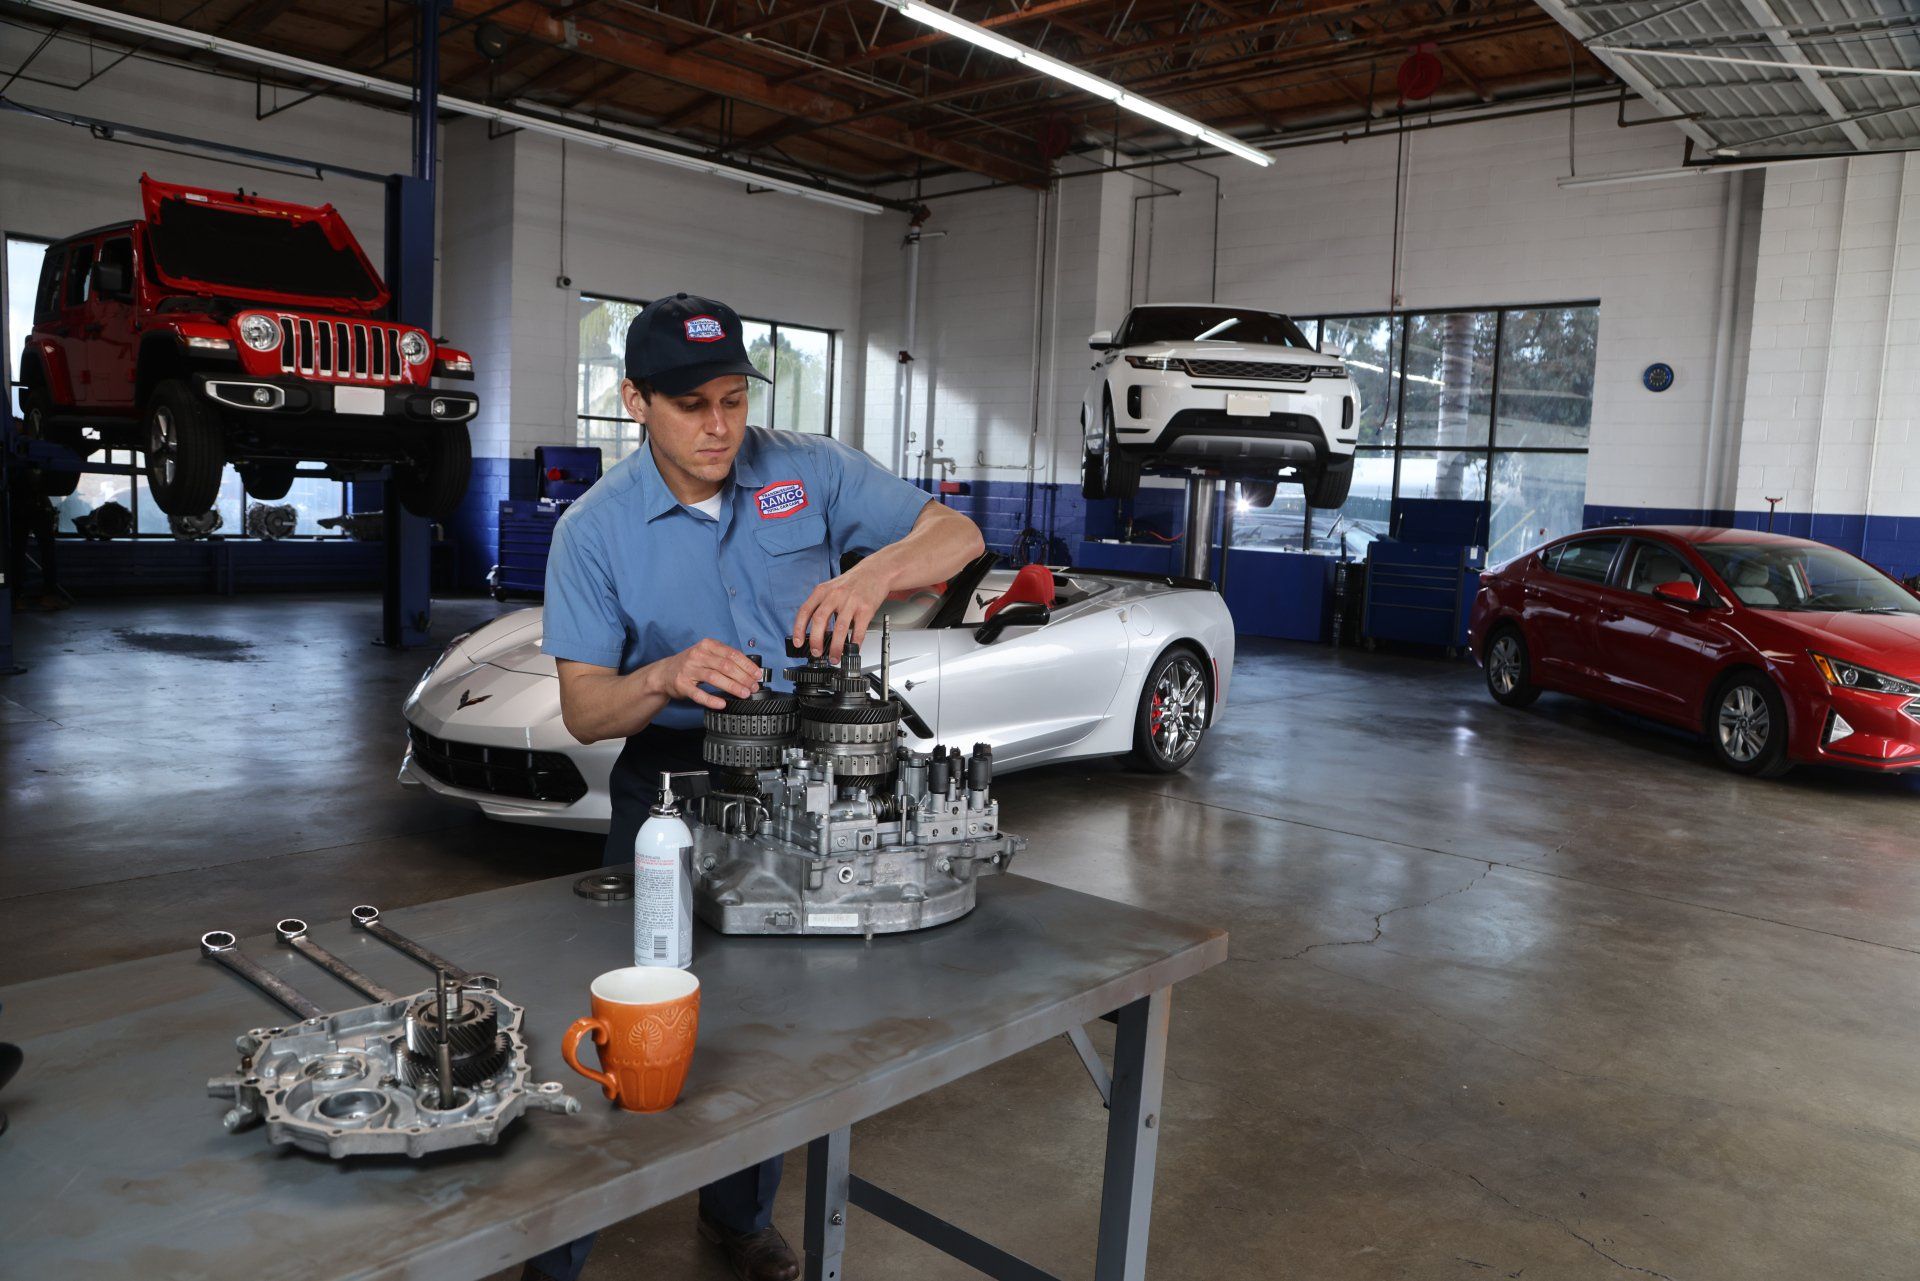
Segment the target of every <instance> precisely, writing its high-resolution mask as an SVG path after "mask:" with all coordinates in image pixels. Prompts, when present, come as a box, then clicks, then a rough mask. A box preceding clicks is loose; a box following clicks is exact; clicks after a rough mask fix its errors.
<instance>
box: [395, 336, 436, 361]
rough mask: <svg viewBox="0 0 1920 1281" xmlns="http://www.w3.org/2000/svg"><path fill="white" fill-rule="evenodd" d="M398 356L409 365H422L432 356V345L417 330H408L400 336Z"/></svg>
mask: <svg viewBox="0 0 1920 1281" xmlns="http://www.w3.org/2000/svg"><path fill="white" fill-rule="evenodd" d="M400 355H401V356H402V357H404V358H405V359H406V362H407V363H408V364H409V365H424V364H426V363H427V357H429V356H431V355H433V344H432V343H429V342H428V341H427V336H426V335H425V334H423V333H421V332H420V331H419V330H417V329H409V330H407V332H406V333H404V334H401V335H400Z"/></svg>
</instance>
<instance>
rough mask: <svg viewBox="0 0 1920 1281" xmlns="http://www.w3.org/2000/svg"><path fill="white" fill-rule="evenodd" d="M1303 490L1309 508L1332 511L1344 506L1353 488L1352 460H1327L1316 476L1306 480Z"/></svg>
mask: <svg viewBox="0 0 1920 1281" xmlns="http://www.w3.org/2000/svg"><path fill="white" fill-rule="evenodd" d="M1304 488H1305V490H1306V496H1307V506H1309V507H1317V508H1319V509H1320V510H1321V511H1333V510H1336V509H1338V508H1340V507H1344V506H1346V502H1347V492H1348V491H1349V490H1351V489H1352V488H1353V459H1351V458H1339V459H1328V460H1327V463H1326V465H1325V466H1323V467H1322V468H1321V469H1320V473H1319V474H1318V475H1316V476H1309V477H1308V478H1307V481H1306V484H1305V486H1304Z"/></svg>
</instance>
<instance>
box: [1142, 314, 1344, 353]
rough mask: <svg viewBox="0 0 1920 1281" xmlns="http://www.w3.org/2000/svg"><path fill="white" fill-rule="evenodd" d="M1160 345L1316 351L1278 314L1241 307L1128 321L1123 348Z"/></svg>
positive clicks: (1152, 315) (1287, 320) (1303, 335)
mask: <svg viewBox="0 0 1920 1281" xmlns="http://www.w3.org/2000/svg"><path fill="white" fill-rule="evenodd" d="M1157 342H1231V343H1254V344H1258V345H1261V346H1266V347H1302V348H1305V349H1306V350H1308V351H1312V350H1313V344H1312V343H1310V342H1308V341H1307V336H1306V335H1305V334H1303V333H1301V332H1300V326H1298V325H1296V324H1294V323H1293V322H1292V321H1291V320H1289V319H1287V318H1286V317H1285V316H1282V315H1280V314H1279V313H1278V312H1272V311H1250V310H1247V309H1245V308H1241V307H1140V308H1137V309H1136V310H1135V311H1134V312H1133V313H1132V314H1131V315H1129V316H1128V317H1127V324H1126V328H1125V329H1124V330H1122V331H1121V334H1120V345H1121V346H1123V347H1139V346H1144V345H1145V344H1147V343H1157Z"/></svg>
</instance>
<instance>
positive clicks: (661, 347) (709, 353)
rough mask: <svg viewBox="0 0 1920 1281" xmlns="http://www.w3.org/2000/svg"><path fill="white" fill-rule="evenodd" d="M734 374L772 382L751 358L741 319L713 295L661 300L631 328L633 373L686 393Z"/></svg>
mask: <svg viewBox="0 0 1920 1281" xmlns="http://www.w3.org/2000/svg"><path fill="white" fill-rule="evenodd" d="M728 374H745V375H746V376H747V377H749V378H758V379H759V380H760V381H761V382H772V381H773V380H772V379H771V378H768V377H767V376H766V375H765V374H763V373H761V372H760V371H759V370H758V369H756V368H754V366H753V362H752V361H750V360H748V359H747V344H746V343H745V342H744V341H743V340H742V339H741V337H740V317H739V315H738V314H737V313H735V311H734V310H733V308H731V307H729V306H727V304H725V303H723V302H715V301H714V300H713V299H711V298H696V297H694V296H693V295H691V294H674V295H673V296H672V297H670V298H656V299H654V300H653V301H652V302H650V303H648V304H647V305H646V306H645V307H644V308H642V309H641V312H640V314H639V315H637V316H635V317H634V318H633V323H632V324H631V325H628V326H627V377H628V378H630V379H632V380H633V381H635V382H641V381H643V380H644V381H646V382H650V383H652V384H653V385H654V387H655V388H657V389H658V390H659V391H661V392H663V393H665V394H666V395H669V396H683V395H685V394H686V393H688V392H690V391H692V390H693V389H694V388H695V387H698V386H700V385H701V384H703V383H707V382H711V381H712V380H713V379H715V378H724V377H726V376H727V375H728Z"/></svg>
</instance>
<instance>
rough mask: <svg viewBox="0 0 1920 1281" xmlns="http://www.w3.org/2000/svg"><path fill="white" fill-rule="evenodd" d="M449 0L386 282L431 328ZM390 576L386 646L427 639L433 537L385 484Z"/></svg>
mask: <svg viewBox="0 0 1920 1281" xmlns="http://www.w3.org/2000/svg"><path fill="white" fill-rule="evenodd" d="M445 3H446V0H420V3H419V4H418V6H417V16H416V19H415V21H416V22H417V23H418V24H419V26H418V31H417V35H418V44H417V45H416V48H417V49H418V51H419V62H418V74H419V79H418V81H417V82H416V84H415V85H414V99H413V173H412V175H411V176H408V175H405V174H394V175H393V176H392V177H390V178H389V179H387V287H388V288H389V289H390V290H391V291H392V293H393V318H394V319H395V320H398V321H401V322H402V323H404V324H409V325H417V326H418V327H420V328H422V329H424V330H426V331H427V332H428V333H432V332H433V253H434V219H433V212H434V189H435V185H436V184H435V177H436V173H437V169H438V163H439V146H438V141H439V135H438V132H437V127H438V126H437V118H438V116H439V105H440V12H441V10H442V9H443V8H444V7H445ZM385 506H386V512H387V522H386V523H387V537H386V549H385V550H386V568H387V572H386V580H385V582H384V584H383V585H382V588H381V593H380V644H382V645H386V646H389V647H391V648H394V649H412V648H415V647H417V646H421V645H425V644H426V643H427V627H428V624H429V623H430V621H431V619H432V612H433V573H432V566H433V562H432V556H433V539H432V531H431V529H429V527H428V524H427V521H426V519H425V518H424V517H420V516H416V515H414V514H413V513H412V512H409V511H406V510H405V509H403V508H402V507H401V506H400V503H399V500H398V499H397V498H396V497H395V496H394V487H393V481H392V480H388V482H387V495H386V500H385Z"/></svg>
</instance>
